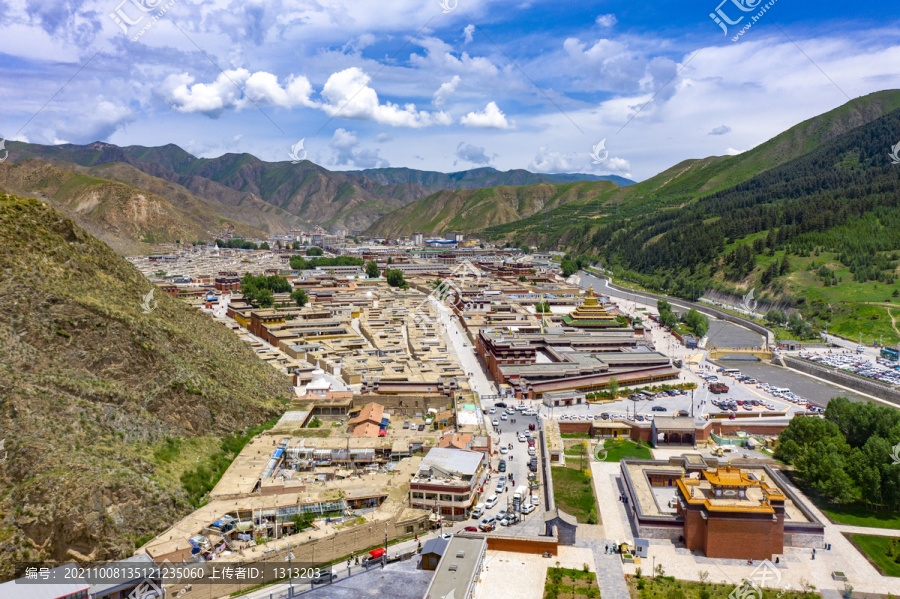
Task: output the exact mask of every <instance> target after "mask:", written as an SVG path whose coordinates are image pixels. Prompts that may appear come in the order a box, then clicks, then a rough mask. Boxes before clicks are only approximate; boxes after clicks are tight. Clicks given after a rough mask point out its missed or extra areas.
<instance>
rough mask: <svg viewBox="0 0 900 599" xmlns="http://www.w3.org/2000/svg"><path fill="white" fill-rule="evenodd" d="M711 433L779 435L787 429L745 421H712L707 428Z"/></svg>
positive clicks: (782, 425) (783, 426)
mask: <svg viewBox="0 0 900 599" xmlns="http://www.w3.org/2000/svg"><path fill="white" fill-rule="evenodd" d="M709 428H710V429H711V430H712V432H714V433H715V434H717V435H733V434H734V433H735V432H736V431H746V432H748V433H751V434H756V435H773V436H774V435H779V434H780V433H781V431H783V430H784V429H786V428H787V425H786V424H752V423H749V422H747V421H744V422H735V421H734V420H731V421H724V422H718V421H715V420H714V421H713V423H712V425H711V426H710V427H709Z"/></svg>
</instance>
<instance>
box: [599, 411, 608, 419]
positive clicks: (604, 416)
mask: <svg viewBox="0 0 900 599" xmlns="http://www.w3.org/2000/svg"><path fill="white" fill-rule="evenodd" d="M600 420H609V412H603V413H602V414H600Z"/></svg>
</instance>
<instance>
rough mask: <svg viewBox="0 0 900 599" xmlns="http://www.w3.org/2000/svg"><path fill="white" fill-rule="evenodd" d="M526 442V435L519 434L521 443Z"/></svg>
mask: <svg viewBox="0 0 900 599" xmlns="http://www.w3.org/2000/svg"><path fill="white" fill-rule="evenodd" d="M524 442H525V435H519V443H524Z"/></svg>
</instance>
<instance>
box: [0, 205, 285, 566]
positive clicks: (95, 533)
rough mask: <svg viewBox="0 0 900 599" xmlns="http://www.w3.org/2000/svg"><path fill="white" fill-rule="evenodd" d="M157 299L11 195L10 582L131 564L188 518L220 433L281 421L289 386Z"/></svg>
mask: <svg viewBox="0 0 900 599" xmlns="http://www.w3.org/2000/svg"><path fill="white" fill-rule="evenodd" d="M154 289H155V287H154V285H152V284H151V283H150V282H149V281H147V280H146V279H145V278H144V277H143V276H142V275H141V274H140V273H139V272H138V271H137V270H136V269H135V268H134V267H133V266H131V265H130V264H128V263H127V262H126V261H125V260H124V259H122V258H120V257H119V256H117V255H116V254H115V253H114V252H113V251H112V250H111V249H110V248H109V247H107V246H106V245H105V244H103V243H102V242H100V241H99V240H97V239H95V238H94V237H92V236H90V235H88V234H87V233H85V232H84V231H83V230H81V229H79V228H78V227H77V226H76V225H75V224H74V223H73V222H72V221H71V220H69V219H67V218H65V217H63V216H62V215H61V214H60V213H59V212H58V211H56V210H54V209H53V208H52V207H50V206H49V205H48V204H46V203H44V202H39V201H36V200H28V199H22V198H17V197H15V196H8V195H5V194H4V195H0V379H2V381H3V383H2V385H0V441H3V450H2V454H3V455H0V460H2V461H0V579H3V578H7V577H9V576H10V575H11V569H12V567H13V565H14V563H15V562H17V561H18V562H21V561H29V560H47V559H52V560H64V559H72V558H73V557H74V558H76V559H77V558H78V557H79V555H84V556H92V557H93V558H95V559H112V558H118V557H121V556H125V555H129V554H130V552H131V550H133V549H134V547H135V544H136V542H137V540H138V539H139V538H140V537H146V536H148V535H152V534H158V533H159V532H160V531H161V530H164V529H165V527H166V526H167V525H168V524H169V523H170V522H171V521H173V520H174V519H177V518H180V517H183V516H184V515H185V514H186V513H187V512H188V511H189V510H190V508H189V506H188V504H187V500H188V497H189V496H188V494H187V492H186V491H185V490H184V489H183V488H182V484H181V482H180V480H179V479H180V476H181V474H182V473H183V472H185V471H187V470H191V469H194V468H197V467H198V466H205V465H206V463H207V460H208V459H209V456H210V455H211V454H213V453H214V452H215V451H216V450H217V448H218V438H219V437H223V436H226V435H229V434H232V433H234V432H235V431H241V430H243V429H247V428H248V427H251V426H255V425H258V424H260V423H262V422H264V421H266V420H267V419H270V418H272V417H273V416H276V415H277V414H278V413H279V412H280V406H281V405H282V404H281V403H280V402H279V401H278V400H279V397H280V396H282V395H284V396H287V394H288V393H289V391H288V386H289V385H290V381H289V380H288V379H287V377H284V376H282V375H280V374H278V373H277V372H276V371H275V370H274V369H272V368H271V367H270V366H267V365H265V364H263V363H262V362H261V361H260V360H258V359H257V358H256V356H255V355H254V354H253V352H252V351H251V350H250V349H249V348H247V347H246V346H245V345H244V344H243V343H242V342H241V341H239V340H238V339H237V337H236V336H235V335H234V334H233V333H232V332H231V331H228V330H227V329H225V328H223V327H221V326H220V325H217V324H215V323H214V322H213V321H212V320H211V319H209V318H208V317H206V316H205V315H203V314H200V313H198V312H197V311H196V310H194V309H192V308H190V307H188V306H187V305H185V304H184V303H182V302H180V301H179V300H175V299H173V298H170V297H169V296H167V295H165V294H163V293H159V292H158V291H157V292H155V293H154V296H155V297H153V298H152V299H151V298H147V294H148V292H149V291H151V290H154ZM142 304H143V305H146V306H147V307H149V308H152V311H150V312H149V313H146V314H145V313H144V312H145V310H144V309H143V308H142ZM167 439H168V440H169V441H168V442H167V441H166V440H167Z"/></svg>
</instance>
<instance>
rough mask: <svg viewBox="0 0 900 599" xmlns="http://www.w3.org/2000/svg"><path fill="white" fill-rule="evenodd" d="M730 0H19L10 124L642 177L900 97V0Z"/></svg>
mask: <svg viewBox="0 0 900 599" xmlns="http://www.w3.org/2000/svg"><path fill="white" fill-rule="evenodd" d="M720 1H721V0H712V1H710V2H707V1H706V0H695V1H692V2H690V3H671V2H645V3H641V2H634V1H633V0H632V1H628V2H625V1H605V2H566V3H562V2H550V1H546V2H545V1H541V0H533V1H530V2H528V1H526V2H522V3H515V2H502V1H492V0H443V2H442V1H441V0H427V1H421V0H417V1H413V0H394V1H388V2H375V1H371V0H369V1H336V2H329V1H326V0H319V1H312V0H265V1H260V0H249V1H228V0H218V1H214V2H208V1H207V2H200V1H198V0H125V1H124V2H123V0H111V1H109V2H106V1H80V0H45V1H41V0H12V1H11V2H9V3H6V4H3V5H0V96H2V97H3V103H2V105H0V137H4V138H7V139H20V140H27V141H32V142H38V143H63V142H72V143H87V142H91V141H95V140H102V141H109V142H111V143H115V144H119V145H131V144H136V145H147V146H151V145H162V144H166V143H174V144H177V145H179V146H181V147H183V148H185V149H186V150H188V151H190V152H191V153H193V154H195V155H198V156H207V157H213V156H218V155H221V154H223V153H225V152H249V153H252V154H254V155H256V156H258V157H260V158H262V159H264V160H272V161H275V160H288V159H289V151H290V148H291V147H292V146H294V145H295V144H296V143H297V142H298V141H299V140H301V139H302V140H303V141H304V148H305V150H306V152H307V157H308V158H309V159H310V160H313V161H314V162H316V163H318V164H321V165H323V166H325V167H326V168H330V169H334V170H348V169H355V168H366V167H375V166H403V167H410V168H417V169H426V170H440V171H454V170H463V169H468V168H474V167H478V166H493V167H495V168H498V169H501V170H506V169H511V168H527V169H530V170H533V171H541V172H576V171H581V172H592V173H596V174H616V175H625V176H631V177H633V178H635V179H644V178H647V177H650V176H652V175H654V174H656V173H658V172H660V171H662V170H665V169H667V168H669V167H671V166H672V165H675V164H677V163H678V162H681V161H682V160H685V159H688V158H699V157H704V156H710V155H723V154H735V153H739V152H742V151H745V150H748V149H750V148H752V147H754V146H756V145H758V144H760V143H762V142H764V141H766V140H767V139H769V138H771V137H773V136H774V135H777V134H778V133H780V132H781V131H783V130H784V129H786V128H788V127H790V126H792V125H794V124H796V123H798V122H800V121H802V120H805V119H807V118H811V117H813V116H815V115H817V114H820V113H822V112H825V111H827V110H830V109H832V108H835V107H837V106H839V105H841V104H844V103H846V102H847V101H848V97H849V98H854V97H858V96H861V95H865V94H868V93H872V92H875V91H879V90H883V89H894V88H900V35H898V34H900V8H898V7H897V6H896V5H895V4H893V3H865V5H863V3H848V2H836V1H822V2H809V1H797V0H775V1H774V2H772V1H771V0H726V1H725V2H724V3H722V4H720V3H719V2H720ZM717 9H718V15H719V16H720V17H723V18H724V19H725V20H726V21H727V20H730V21H732V22H735V23H736V24H735V25H729V26H727V29H728V33H727V35H726V33H725V32H723V30H722V29H721V28H720V26H719V25H718V24H716V22H715V21H714V20H713V19H712V18H711V17H710V14H711V13H714V14H715V13H716V11H717ZM111 14H112V15H116V18H117V19H118V20H119V21H120V22H121V23H122V25H121V26H120V25H119V24H117V23H116V22H115V19H114V18H112V17H111ZM754 16H756V17H757V20H756V21H755V22H753V23H752V26H751V27H750V28H749V29H746V30H745V31H744V32H743V34H742V35H741V36H740V37H738V38H736V41H734V40H735V37H734V36H735V35H737V34H738V32H739V31H740V30H741V28H743V27H744V26H745V25H747V24H748V23H750V22H751V20H752V18H753V17H754ZM156 17H159V18H156ZM738 19H740V21H738ZM720 20H722V19H721V18H720ZM130 23H133V24H130ZM898 135H900V132H898ZM601 140H605V143H604V146H605V152H604V150H603V149H598V151H597V152H596V153H595V154H594V156H593V157H592V151H593V148H594V147H595V146H596V145H597V144H598V143H599V142H600V141H601ZM607 152H608V153H607ZM596 158H602V159H603V160H597V159H596Z"/></svg>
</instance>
